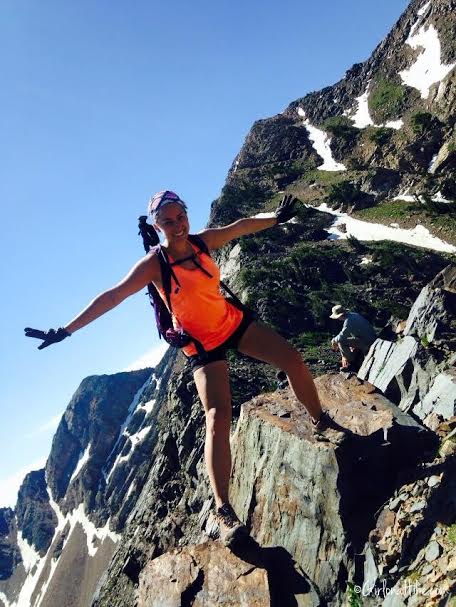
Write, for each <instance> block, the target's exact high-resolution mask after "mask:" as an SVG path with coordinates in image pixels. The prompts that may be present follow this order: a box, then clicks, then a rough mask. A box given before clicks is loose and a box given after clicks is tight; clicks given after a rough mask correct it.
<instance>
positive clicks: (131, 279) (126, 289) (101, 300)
mask: <svg viewBox="0 0 456 607" xmlns="http://www.w3.org/2000/svg"><path fill="white" fill-rule="evenodd" d="M157 280H160V267H159V264H158V260H157V258H156V256H155V255H146V256H145V257H143V258H142V259H140V260H139V261H138V262H137V263H136V264H135V265H134V266H133V268H132V269H131V270H130V271H129V272H128V274H127V275H126V276H125V278H123V279H122V280H121V281H120V282H119V283H118V284H116V285H115V286H114V287H112V288H111V289H108V290H107V291H104V292H103V293H100V295H97V297H95V299H93V300H92V301H91V302H90V303H89V305H88V306H87V307H86V308H84V310H82V312H80V313H79V314H78V315H77V316H76V317H75V318H73V320H71V321H70V322H69V323H68V324H67V325H65V326H64V327H60V328H59V329H58V330H55V329H49V331H41V330H40V329H32V328H30V327H27V328H26V329H25V335H26V336H27V337H35V338H37V339H41V340H43V342H42V343H41V344H40V345H39V346H38V349H39V350H42V349H43V348H46V347H47V346H49V345H51V344H53V343H57V342H59V341H62V339H64V338H65V337H68V336H69V335H71V334H72V333H74V332H75V331H77V330H78V329H81V328H82V327H85V325H88V324H89V323H90V322H92V321H94V320H95V319H96V318H99V317H100V316H101V315H102V314H105V313H106V312H108V311H109V310H112V308H115V307H116V306H117V305H119V304H120V303H121V302H122V301H123V300H124V299H125V298H126V297H128V296H129V295H133V293H136V292H137V291H139V290H140V289H142V288H144V287H145V286H146V285H147V284H148V283H149V282H155V281H157Z"/></svg>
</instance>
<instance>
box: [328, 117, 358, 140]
mask: <svg viewBox="0 0 456 607" xmlns="http://www.w3.org/2000/svg"><path fill="white" fill-rule="evenodd" d="M323 129H324V130H325V131H326V132H328V133H331V135H333V136H334V137H340V138H341V139H345V140H346V141H354V140H355V139H356V138H357V137H358V135H359V129H357V128H356V127H354V126H353V121H352V120H350V118H347V117H346V116H331V117H330V118H327V119H326V120H325V121H324V123H323Z"/></svg>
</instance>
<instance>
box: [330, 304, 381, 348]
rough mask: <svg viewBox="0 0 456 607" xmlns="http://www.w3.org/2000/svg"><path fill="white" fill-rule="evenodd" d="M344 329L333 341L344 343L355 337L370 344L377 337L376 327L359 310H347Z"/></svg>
mask: <svg viewBox="0 0 456 607" xmlns="http://www.w3.org/2000/svg"><path fill="white" fill-rule="evenodd" d="M346 316H347V317H346V318H345V320H344V324H343V326H342V330H341V331H340V333H338V334H337V335H336V337H334V339H333V342H336V343H344V342H345V341H347V340H348V339H353V338H354V337H356V338H358V339H360V340H361V341H362V342H364V343H365V344H366V346H370V345H371V344H372V343H373V342H374V341H375V340H376V339H377V335H376V333H375V330H374V327H373V326H372V325H371V324H370V322H369V321H368V320H366V319H365V318H364V316H361V314H358V312H347V315H346Z"/></svg>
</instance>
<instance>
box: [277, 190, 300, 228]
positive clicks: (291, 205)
mask: <svg viewBox="0 0 456 607" xmlns="http://www.w3.org/2000/svg"><path fill="white" fill-rule="evenodd" d="M297 202H299V201H298V199H297V198H295V197H294V196H292V195H291V194H287V196H284V197H283V198H282V201H281V202H280V204H279V206H278V207H277V209H276V210H275V216H276V217H277V223H285V222H286V221H288V220H289V219H291V218H292V217H294V216H295V215H296V214H297V212H298V211H297V209H295V205H296V203H297Z"/></svg>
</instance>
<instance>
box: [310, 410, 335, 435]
mask: <svg viewBox="0 0 456 607" xmlns="http://www.w3.org/2000/svg"><path fill="white" fill-rule="evenodd" d="M311 419H312V426H313V429H314V430H316V431H317V432H324V431H325V430H327V429H328V428H331V427H333V426H332V425H331V422H333V419H332V417H330V416H329V413H328V412H327V411H325V410H324V411H322V412H321V415H320V417H319V419H318V420H314V419H313V418H311Z"/></svg>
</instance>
